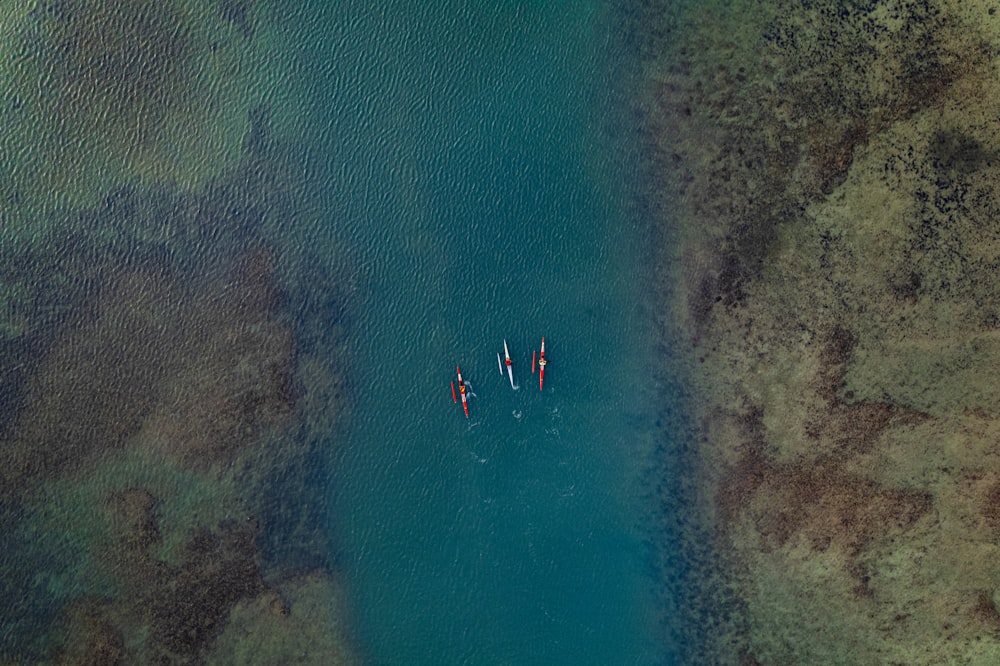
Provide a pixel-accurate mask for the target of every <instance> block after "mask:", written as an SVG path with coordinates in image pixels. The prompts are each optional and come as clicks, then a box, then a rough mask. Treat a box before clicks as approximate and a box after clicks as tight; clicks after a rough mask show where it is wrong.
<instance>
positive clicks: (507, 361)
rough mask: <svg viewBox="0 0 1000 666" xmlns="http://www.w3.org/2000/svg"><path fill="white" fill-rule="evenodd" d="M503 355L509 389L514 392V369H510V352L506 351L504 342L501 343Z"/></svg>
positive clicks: (505, 342)
mask: <svg viewBox="0 0 1000 666" xmlns="http://www.w3.org/2000/svg"><path fill="white" fill-rule="evenodd" d="M503 355H504V363H505V364H506V365H507V376H508V377H510V387H511V388H512V389H515V390H516V389H517V387H516V386H514V368H513V367H512V366H513V364H512V363H511V362H510V352H509V351H507V341H506V340H504V341H503Z"/></svg>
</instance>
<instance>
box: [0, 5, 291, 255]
mask: <svg viewBox="0 0 1000 666" xmlns="http://www.w3.org/2000/svg"><path fill="white" fill-rule="evenodd" d="M236 7H241V8H242V9H241V10H238V11H237V10H236V9H234V8H236ZM226 8H229V10H228V11H226ZM0 40H2V41H3V43H4V48H3V49H0V84H2V85H3V87H4V89H5V91H6V94H5V97H4V100H5V101H4V105H3V113H4V121H5V122H4V126H3V129H2V130H0V163H2V164H3V165H4V173H5V174H6V176H7V177H6V178H5V179H4V181H3V183H2V184H0V211H2V219H3V221H4V225H3V226H4V232H5V236H6V238H7V239H10V238H21V239H27V238H29V237H30V236H32V234H34V233H36V232H37V230H38V225H39V223H40V222H41V221H42V220H44V219H46V218H47V217H48V216H50V215H51V213H52V212H53V211H57V210H63V209H66V208H69V207H78V206H85V205H92V204H94V203H96V202H98V201H100V200H101V198H102V197H104V196H105V195H106V194H107V192H109V191H111V190H114V189H116V188H119V187H122V186H124V185H150V184H160V185H170V186H176V187H182V188H187V189H195V188H198V187H200V186H203V185H205V184H206V183H208V182H209V181H211V180H212V179H213V178H216V177H218V176H219V175H220V174H224V173H226V172H229V171H232V170H233V169H234V168H235V167H236V166H237V165H238V164H239V163H240V160H241V159H242V155H243V150H244V146H245V142H246V139H247V137H248V135H249V134H250V113H251V111H252V110H253V109H254V108H256V107H257V106H259V105H261V104H267V103H270V102H272V101H274V100H276V99H280V98H282V97H287V95H288V92H287V91H283V90H282V85H283V83H282V82H285V81H289V80H291V79H292V77H289V76H288V75H287V71H284V72H281V71H276V70H280V68H281V67H287V66H291V62H290V60H289V58H287V57H282V58H279V57H270V56H273V55H274V54H275V51H274V49H275V47H276V46H282V45H281V44H279V43H278V41H277V40H276V39H273V38H271V37H269V22H268V17H267V16H266V14H265V12H264V8H263V5H261V4H258V3H242V2H221V3H217V2H208V3H205V2H188V1H186V0H169V1H168V2H154V1H152V0H139V1H137V2H128V3H120V2H114V1H112V0H69V1H66V2H38V3H35V2H20V1H18V2H7V3H4V5H3V8H2V9H0ZM269 54H270V55H269Z"/></svg>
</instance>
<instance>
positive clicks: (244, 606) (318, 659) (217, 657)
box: [205, 573, 361, 666]
mask: <svg viewBox="0 0 1000 666" xmlns="http://www.w3.org/2000/svg"><path fill="white" fill-rule="evenodd" d="M303 618H306V620H305V621H303ZM348 645H349V641H348V640H347V630H346V622H345V618H344V613H343V593H342V591H341V590H339V589H338V587H337V585H336V584H335V583H334V581H332V580H330V579H329V578H327V577H325V576H324V575H322V574H318V573H314V574H307V575H303V576H299V577H296V578H293V579H290V580H287V581H284V582H282V583H280V584H277V585H275V586H274V587H273V588H272V589H270V590H268V591H267V592H265V593H263V594H261V595H259V596H257V597H255V598H253V599H248V600H244V601H241V602H240V603H238V604H237V605H236V606H234V607H233V609H232V610H231V611H230V614H229V620H228V622H227V625H226V630H225V631H224V632H223V633H222V635H221V636H219V638H218V639H217V640H216V642H215V647H214V649H213V651H212V653H211V654H209V655H208V657H207V659H206V661H205V663H206V664H208V665H209V666H230V665H232V666H243V665H245V666H255V665H257V664H274V663H296V664H316V666H341V665H348V664H360V663H361V660H360V659H359V657H358V655H356V654H354V653H353V652H352V651H351V650H350V649H349V648H348V647H347V646H348Z"/></svg>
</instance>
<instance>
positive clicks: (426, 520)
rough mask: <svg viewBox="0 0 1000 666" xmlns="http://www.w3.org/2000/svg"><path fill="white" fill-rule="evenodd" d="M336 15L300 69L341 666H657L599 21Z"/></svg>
mask: <svg viewBox="0 0 1000 666" xmlns="http://www.w3.org/2000/svg"><path fill="white" fill-rule="evenodd" d="M335 5H336V6H335V7H333V8H329V9H325V10H322V13H323V16H322V19H321V21H320V25H323V26H327V27H328V28H329V33H328V34H323V35H319V36H318V37H319V41H318V42H317V44H316V45H314V46H313V47H312V48H313V57H314V58H315V59H316V62H319V63H322V65H321V66H318V67H317V70H316V71H317V72H318V74H317V79H316V83H315V87H314V92H315V95H316V98H315V108H316V109H317V112H316V115H317V117H318V118H320V122H321V124H322V125H323V127H324V132H323V136H324V137H325V141H326V142H327V143H326V146H325V149H326V154H327V155H328V156H329V162H328V165H327V166H328V169H329V171H328V172H327V173H328V176H329V178H330V182H331V188H330V191H329V193H328V197H329V198H328V201H327V203H328V206H329V214H330V220H329V222H330V225H331V227H332V228H336V229H337V235H338V236H339V237H341V238H342V239H346V242H347V245H348V248H349V252H350V253H351V254H352V255H353V256H354V257H356V259H357V264H356V266H353V267H351V270H352V271H353V270H356V271H357V273H356V275H353V276H352V279H354V280H356V281H357V283H358V284H359V285H360V297H361V299H362V302H361V304H360V305H359V308H358V309H359V312H360V315H359V318H358V319H357V320H356V321H354V325H353V327H352V329H351V332H350V335H351V340H350V349H351V350H352V351H353V353H354V354H355V355H356V356H355V357H354V359H353V360H352V361H351V362H352V363H353V364H354V366H353V373H354V376H355V377H356V378H357V380H356V381H357V385H358V386H357V388H358V390H359V397H358V402H357V405H356V411H355V413H354V416H353V417H352V419H351V421H350V422H349V423H348V424H347V425H346V427H345V429H344V431H343V432H342V433H341V434H340V435H339V437H338V441H336V442H332V443H331V446H332V447H333V448H334V450H335V451H337V454H336V460H335V467H334V470H333V479H334V480H333V483H334V484H335V486H336V487H335V489H334V491H333V497H332V498H331V501H332V503H333V511H332V515H333V516H334V524H333V526H332V530H333V535H334V540H335V544H336V548H337V549H338V552H339V555H340V565H341V568H342V570H343V573H344V575H345V577H346V584H347V588H348V593H349V597H350V602H349V604H350V607H351V610H352V612H353V614H354V622H355V627H356V633H357V636H358V639H359V641H360V643H361V645H362V649H363V651H364V653H365V654H366V655H367V657H368V658H369V659H370V660H371V661H372V662H373V663H377V664H501V663H509V664H528V663H538V664H643V663H656V662H658V661H659V660H660V659H661V657H662V652H661V650H662V646H660V645H658V642H657V636H656V633H657V608H656V605H655V603H654V597H655V593H656V589H655V588H656V585H657V582H656V580H655V578H654V576H653V575H652V572H651V567H650V565H649V562H648V561H647V559H646V553H645V552H644V550H643V545H642V544H643V534H642V532H641V530H640V528H639V525H640V519H641V517H642V516H643V515H645V514H646V513H647V512H648V507H646V506H643V502H642V499H641V497H642V495H643V492H642V488H641V483H640V482H639V481H640V474H641V470H642V469H643V468H644V467H645V465H646V464H648V455H649V451H650V449H651V448H652V440H653V439H654V437H655V435H654V434H653V430H652V427H651V425H650V424H651V422H652V421H653V420H655V419H654V409H655V408H656V398H657V396H656V395H655V391H654V389H653V388H652V387H651V385H650V382H649V381H648V380H647V372H648V368H649V367H650V364H652V363H653V362H654V356H653V354H654V345H653V338H652V334H651V330H652V329H651V322H650V321H648V320H647V318H646V316H645V315H644V312H646V310H645V309H644V307H643V306H644V304H643V303H642V298H643V296H642V295H643V294H644V293H645V289H644V288H643V280H644V272H645V271H647V270H648V268H649V267H648V266H645V265H644V264H643V260H642V259H641V257H643V256H645V252H644V249H643V247H642V242H643V239H642V238H641V237H640V236H641V232H640V229H642V228H643V225H642V224H638V223H637V221H636V220H635V219H633V217H632V216H633V215H634V212H633V207H632V206H631V203H630V202H631V187H632V184H631V183H630V179H631V178H633V177H635V175H636V174H635V167H634V166H633V165H634V164H635V161H634V160H633V156H632V155H631V154H630V153H629V150H630V148H629V143H628V140H627V138H625V139H623V138H622V136H623V133H622V132H620V131H619V130H620V129H621V128H620V127H616V126H615V125H616V123H617V122H618V121H617V120H615V118H616V117H617V116H616V114H617V112H618V110H620V104H621V99H620V95H622V94H623V90H622V86H621V85H620V83H621V81H620V80H619V78H618V77H619V75H620V74H621V72H623V71H627V67H626V66H624V63H625V62H626V61H627V59H628V58H629V57H630V55H629V54H628V52H627V51H626V49H625V48H624V46H622V45H621V43H620V42H619V36H618V35H616V34H615V29H614V27H613V26H614V25H615V22H614V20H613V16H611V15H610V14H608V13H607V10H606V8H605V7H604V6H603V3H599V2H587V1H582V0H581V1H579V2H572V3H557V2H552V3H541V2H519V3H518V2H496V3H487V2H466V1H464V0H449V1H447V2H440V3H413V2H404V1H402V0H399V1H396V2H387V3H377V4H376V3H370V2H362V1H360V0H350V1H347V2H339V3H335ZM624 136H626V137H627V136H628V132H625V133H624ZM616 137H617V138H616ZM542 336H545V338H546V352H547V357H548V359H549V361H550V363H549V366H548V370H547V373H546V384H545V391H544V392H539V390H538V378H537V375H532V374H531V372H530V365H531V352H532V350H533V349H536V348H537V346H538V344H539V341H540V339H541V337H542ZM504 338H506V340H507V342H508V344H509V346H510V350H511V355H512V358H513V361H514V372H515V379H516V381H517V382H518V384H519V390H516V391H514V390H512V389H511V387H510V385H509V383H508V380H507V379H506V377H501V376H500V375H499V373H498V368H497V360H496V354H497V352H502V342H503V340H504ZM456 364H461V366H462V369H463V372H464V374H465V377H466V379H468V380H469V381H470V383H471V384H472V387H473V389H474V392H475V394H476V397H475V398H473V399H472V400H471V404H470V413H471V418H470V419H469V420H466V419H465V418H464V416H463V414H462V411H461V407H460V406H459V405H455V404H453V403H452V398H451V391H450V388H449V383H450V381H451V380H452V379H453V378H454V368H455V365H456Z"/></svg>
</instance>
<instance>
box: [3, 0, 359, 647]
mask: <svg viewBox="0 0 1000 666" xmlns="http://www.w3.org/2000/svg"><path fill="white" fill-rule="evenodd" d="M188 4H190V3H187V4H186V3H183V2H180V1H179V0H178V1H176V2H174V1H169V2H160V3H152V2H137V3H131V4H129V3H124V4H123V3H114V2H105V1H103V0H70V1H68V2H47V1H46V2H23V3H19V2H15V3H9V6H8V7H7V8H6V9H3V10H0V23H2V24H3V25H4V28H5V31H4V39H5V40H12V42H11V43H14V44H15V45H16V46H17V48H16V49H14V50H13V51H6V50H5V51H4V55H3V56H0V60H2V62H0V76H9V77H12V78H9V79H8V80H7V83H8V88H9V89H10V90H11V91H12V93H11V96H8V98H6V102H5V103H8V104H13V105H14V107H16V108H12V109H11V113H12V114H13V115H12V116H9V117H10V124H9V125H8V126H7V128H6V129H5V131H4V132H5V133H4V134H3V135H2V138H0V161H3V162H4V163H5V164H7V165H9V166H10V167H11V170H10V173H11V174H12V178H11V179H9V180H8V181H7V182H5V184H3V185H0V194H2V196H0V373H2V374H0V529H2V530H3V533H4V549H3V558H0V587H2V588H3V589H4V599H5V603H4V604H3V606H2V607H0V626H3V628H4V631H3V639H2V641H0V663H58V664H200V663H217V664H225V663H290V662H292V661H295V662H296V663H316V664H342V663H355V662H356V661H357V660H358V659H357V655H356V654H355V651H354V647H353V645H352V644H351V641H350V637H349V634H348V631H347V629H346V628H347V626H348V622H347V620H346V617H345V614H344V612H343V595H342V593H341V592H340V588H339V583H338V581H337V572H336V570H335V568H334V565H333V558H332V556H331V554H330V552H329V544H328V538H327V529H328V525H329V521H330V517H329V516H328V515H327V514H326V512H325V508H324V507H325V506H326V495H327V493H328V483H329V476H330V463H331V455H332V454H331V450H332V446H331V442H333V441H334V440H335V434H336V430H337V426H338V423H339V422H340V420H341V419H342V418H343V415H344V414H345V413H346V412H348V411H349V410H350V401H349V392H348V391H347V390H346V380H345V372H344V354H343V349H342V345H343V333H344V327H345V326H347V325H348V321H347V318H348V316H349V308H348V305H347V304H348V303H349V302H350V300H351V298H350V292H351V288H350V285H349V284H348V282H347V281H345V280H343V279H341V275H340V273H339V272H338V271H337V270H336V269H335V268H334V267H335V266H337V265H338V262H341V261H343V259H344V258H343V256H341V255H339V254H337V252H336V251H335V247H336V246H335V245H334V244H333V242H332V241H331V243H330V246H329V247H328V246H325V245H324V244H323V242H322V240H321V239H318V238H316V237H315V236H316V235H315V234H313V241H314V242H313V243H311V244H309V243H305V242H304V240H303V238H302V235H303V234H304V233H305V232H302V234H300V233H299V231H298V230H297V223H306V222H310V223H311V222H312V221H313V220H312V217H313V216H315V215H317V214H318V213H317V212H316V211H318V210H320V207H319V206H317V204H316V202H315V201H314V200H313V199H312V198H311V197H313V196H314V195H315V193H314V192H313V191H312V189H311V188H314V187H315V186H316V185H315V183H310V182H309V181H308V180H307V179H305V178H303V175H302V174H303V171H304V167H303V165H304V163H305V162H307V161H308V160H309V159H311V156H310V154H309V151H308V150H307V149H305V148H303V147H302V144H300V143H297V142H295V141H294V140H292V139H291V138H290V137H289V136H287V135H283V134H282V133H281V132H279V131H277V130H276V128H275V126H274V121H273V117H272V116H273V114H272V111H271V107H270V106H269V105H268V104H267V103H265V102H263V101H261V100H260V99H259V96H260V95H263V96H264V97H266V96H267V94H269V93H268V91H267V89H261V90H255V92H254V95H249V94H244V93H246V92H247V91H246V90H244V88H245V87H247V86H248V85H249V84H248V83H247V79H246V78H245V77H243V74H245V73H246V70H245V69H244V66H245V65H246V62H247V61H244V60H243V58H244V57H246V58H251V55H248V53H249V52H253V53H260V52H262V51H263V50H264V48H265V46H266V44H265V43H261V42H260V40H266V38H267V35H268V31H269V27H268V25H267V24H266V22H263V21H261V12H262V11H263V5H262V4H261V3H243V2H235V1H226V2H210V3H194V4H191V5H190V6H188ZM244 51H246V52H244ZM237 53H242V54H243V55H239V56H238V55H237ZM251 59H252V58H251ZM279 60H280V58H279ZM219 67H222V69H223V70H224V71H226V72H228V76H221V75H220V71H221V70H219V69H218V68H219ZM10 68H13V69H10ZM4 72H6V73H4ZM45 72H48V75H45V76H43V75H42V74H44V73H45ZM241 77H242V78H241ZM33 86H34V87H33ZM271 92H273V90H272V91H271ZM254 100H256V101H257V102H258V103H253V104H251V103H252V102H254ZM203 112H204V113H203ZM20 130H24V132H21V131H20ZM191 151H194V152H191ZM198 151H206V154H207V153H212V159H211V160H209V161H208V162H202V161H201V160H200V156H199V155H200V153H199V152H198ZM81 160H83V161H86V162H87V168H86V169H84V168H82V167H81V163H82V162H81ZM351 272H352V271H349V270H347V271H345V273H347V274H350V273H351ZM251 646H252V650H251Z"/></svg>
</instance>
